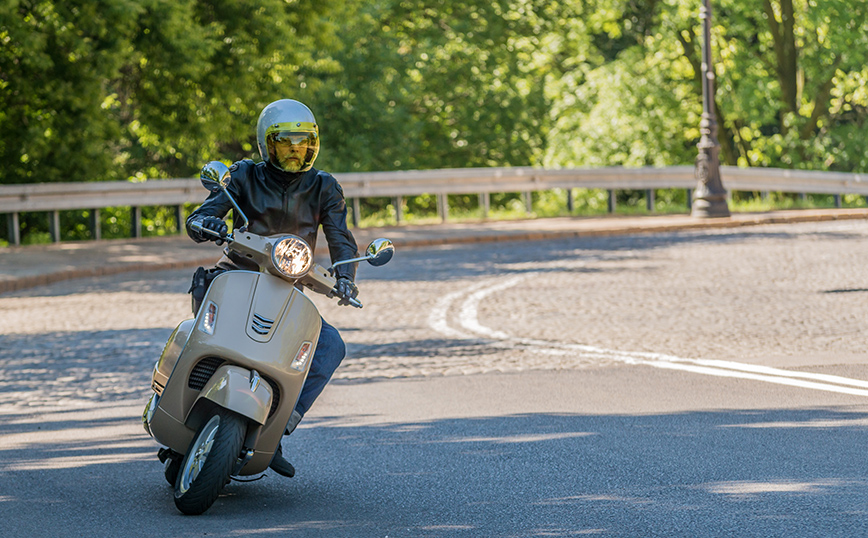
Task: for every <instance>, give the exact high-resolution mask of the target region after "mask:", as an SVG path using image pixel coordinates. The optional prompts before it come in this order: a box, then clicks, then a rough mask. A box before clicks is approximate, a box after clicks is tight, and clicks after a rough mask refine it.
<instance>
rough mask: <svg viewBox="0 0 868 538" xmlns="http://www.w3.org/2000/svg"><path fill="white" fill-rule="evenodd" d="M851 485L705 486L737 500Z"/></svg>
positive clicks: (836, 482)
mask: <svg viewBox="0 0 868 538" xmlns="http://www.w3.org/2000/svg"><path fill="white" fill-rule="evenodd" d="M847 485H849V482H848V481H845V480H834V479H832V480H817V481H813V482H796V481H790V480H776V481H768V482H759V481H749V480H748V481H739V482H717V483H714V484H709V485H707V486H705V489H707V490H708V491H709V492H710V493H714V494H717V495H724V496H726V497H730V498H732V499H736V500H752V499H754V498H756V497H758V496H760V495H763V494H772V493H804V494H809V493H824V494H825V493H828V492H827V491H826V490H827V489H829V488H835V487H841V486H847Z"/></svg>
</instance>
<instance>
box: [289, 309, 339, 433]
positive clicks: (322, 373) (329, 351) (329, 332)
mask: <svg viewBox="0 0 868 538" xmlns="http://www.w3.org/2000/svg"><path fill="white" fill-rule="evenodd" d="M346 354H347V347H346V345H345V344H344V341H343V339H342V338H341V335H340V333H339V332H338V330H337V329H335V328H334V327H332V326H331V325H329V324H328V323H327V322H326V320H322V329H320V332H319V342H317V344H316V350H315V351H314V353H313V360H312V361H311V364H310V371H309V372H308V374H307V379H306V380H305V382H304V387H302V389H301V395H300V396H299V397H298V403H297V404H296V405H295V410H296V411H298V412H299V413H301V415H302V416H304V414H305V413H307V410H308V409H310V406H311V405H312V404H313V401H314V400H316V397H317V396H319V393H320V392H322V389H324V388H325V386H326V383H328V382H329V379H331V377H332V374H333V373H334V372H335V370H337V369H338V366H339V365H340V364H341V361H342V360H344V356H345V355H346Z"/></svg>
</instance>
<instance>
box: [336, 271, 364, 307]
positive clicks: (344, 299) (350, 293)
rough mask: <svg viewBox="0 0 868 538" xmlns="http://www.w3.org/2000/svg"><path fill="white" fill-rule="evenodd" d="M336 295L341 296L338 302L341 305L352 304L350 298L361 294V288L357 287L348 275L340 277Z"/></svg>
mask: <svg viewBox="0 0 868 538" xmlns="http://www.w3.org/2000/svg"><path fill="white" fill-rule="evenodd" d="M334 293H335V295H337V296H338V297H340V298H341V300H340V301H338V304H339V305H341V306H347V305H349V304H350V299H355V298H356V297H358V295H359V288H357V287H356V284H355V283H354V282H353V281H352V280H350V279H349V278H347V277H340V278H338V281H337V284H335V292H334Z"/></svg>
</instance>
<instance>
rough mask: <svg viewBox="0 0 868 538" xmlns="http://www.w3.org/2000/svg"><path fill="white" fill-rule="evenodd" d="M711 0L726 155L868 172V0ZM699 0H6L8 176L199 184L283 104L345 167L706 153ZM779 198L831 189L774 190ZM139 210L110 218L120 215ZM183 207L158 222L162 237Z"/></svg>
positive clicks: (245, 147)
mask: <svg viewBox="0 0 868 538" xmlns="http://www.w3.org/2000/svg"><path fill="white" fill-rule="evenodd" d="M712 4H713V6H714V10H715V11H714V28H713V32H712V33H713V42H714V50H715V65H714V69H715V72H716V75H717V95H716V108H717V112H718V118H719V122H720V141H721V146H722V153H721V159H722V161H723V162H724V163H725V164H730V165H739V166H769V167H783V168H802V169H819V170H839V171H854V172H866V171H868V152H866V151H865V144H864V142H863V141H864V140H865V139H866V138H868V136H866V135H868V124H866V119H868V4H866V3H865V2H851V1H848V0H756V1H750V2H748V1H746V0H713V1H712ZM699 5H700V0H485V1H482V0H462V1H456V0H320V1H313V0H256V1H253V0H209V1H207V2H206V1H199V0H63V1H60V0H31V1H27V0H0V162H2V163H3V165H2V167H0V183H2V184H12V183H31V182H52V181H106V180H132V181H140V180H144V179H146V178H170V177H191V176H193V175H195V172H196V171H197V170H198V168H199V167H200V166H201V164H202V163H203V162H205V161H207V160H210V159H213V158H221V159H224V160H230V161H231V160H236V159H240V158H258V155H257V154H256V150H255V147H256V145H255V135H254V125H255V123H256V118H257V116H258V114H259V111H260V110H261V109H262V107H263V106H264V105H265V104H267V103H269V102H271V101H273V100H275V99H279V98H284V97H291V98H296V99H299V100H301V101H304V102H305V103H307V104H308V105H309V106H310V107H311V108H312V109H313V110H314V112H315V113H316V115H317V117H318V120H319V122H320V124H321V129H322V139H323V150H322V151H321V153H320V157H319V159H318V161H317V166H318V167H319V168H322V169H325V170H329V171H331V172H333V173H335V174H336V175H338V177H339V174H340V172H353V171H376V170H400V169H425V168H450V167H477V166H528V165H531V166H546V167H554V168H556V167H590V166H616V165H623V166H649V165H650V166H671V165H684V164H691V163H692V162H693V159H694V158H695V155H696V143H697V141H698V138H699V132H698V125H699V115H700V113H701V86H700V79H699V74H700V72H699V66H700V41H701V40H700V37H699V36H700V21H699V18H698V12H699ZM642 195H643V194H642V193H621V194H620V195H619V196H620V197H621V199H620V200H619V202H620V203H621V204H622V206H623V207H624V208H625V209H626V210H629V207H631V206H634V207H643V206H644V201H642V199H641V197H642ZM564 196H565V194H564V193H540V194H536V195H535V205H534V211H536V212H538V213H539V214H549V213H551V212H552V211H554V212H555V213H557V212H558V211H561V212H562V211H563V203H562V201H563V200H564ZM600 196H601V195H600V193H595V192H593V191H591V192H588V193H581V195H580V196H579V197H578V198H577V207H578V208H579V209H581V210H583V211H584V210H587V211H588V212H593V211H595V210H596V209H595V208H599V207H603V208H605V195H603V198H602V200H603V203H602V206H601V205H600V203H599V201H600ZM679 197H683V195H679V194H677V193H658V206H659V208H660V209H661V210H667V208H674V209H672V210H678V209H677V208H679V207H681V208H683V207H684V205H683V203H682V202H681V201H680V200H679V199H678V198H679ZM550 200H557V201H558V204H555V205H553V204H552V203H551V202H550ZM824 200H825V198H822V199H821V198H817V199H816V200H815V203H820V204H822V203H824ZM450 202H451V205H452V207H453V208H454V209H455V211H456V213H457V214H460V215H466V216H468V217H473V216H474V215H476V214H477V213H478V212H479V210H478V204H477V202H476V200H475V197H464V198H462V197H455V200H450ZM772 202H776V203H778V202H779V203H783V204H785V205H786V204H791V205H792V204H799V203H812V202H811V200H808V201H801V200H799V199H797V198H795V197H780V196H777V197H775V196H773V197H771V198H768V199H766V202H762V203H772ZM432 203H433V200H430V199H426V198H425V197H420V198H419V199H411V200H408V207H407V208H406V209H405V211H408V214H407V215H408V219H410V220H412V219H414V218H416V219H417V220H418V219H424V218H427V216H428V215H433V210H432V208H433V205H432ZM735 203H736V205H737V204H739V203H741V200H740V199H739V197H737V198H736V200H735ZM750 203H753V204H756V203H757V202H750ZM845 203H850V204H863V203H864V202H863V201H862V200H861V199H860V198H852V199H848V200H845ZM378 204H379V205H378ZM516 204H518V205H516ZM679 204H681V205H679ZM493 206H494V209H495V210H496V212H498V213H497V214H500V215H507V216H508V215H512V214H515V213H518V212H520V213H522V214H523V211H524V209H523V208H524V205H523V201H521V200H520V199H519V198H518V196H517V195H503V196H500V197H497V198H496V199H495V200H494V201H493ZM555 206H557V207H558V208H559V209H557V210H554V209H552V208H554V207H555ZM751 207H753V206H751ZM390 211H391V213H390ZM394 211H395V209H394V208H391V209H389V204H388V203H384V202H383V201H379V202H377V201H367V202H366V206H364V207H363V212H364V213H370V214H371V215H374V216H373V217H372V218H373V220H372V221H371V222H379V221H380V220H384V219H388V218H390V214H394ZM121 213H122V212H115V213H113V212H111V211H104V218H105V219H109V220H110V219H112V218H114V219H115V222H114V224H116V225H117V227H118V229H119V230H121V229H123V226H122V224H118V219H121V220H122V219H123V218H124V217H123V216H122V214H121ZM42 218H44V216H39V215H23V216H22V219H23V222H24V227H25V230H26V229H27V228H28V227H29V228H30V229H31V230H33V232H34V235H33V238H37V237H38V233H39V232H38V231H39V230H44V229H47V228H46V227H45V226H43V224H41V220H40V219H42ZM172 218H173V217H165V216H161V214H160V211H159V210H154V215H153V216H150V215H145V219H146V222H149V223H150V224H149V225H150V226H152V227H153V226H156V227H155V228H153V230H152V232H153V233H163V232H162V231H161V230H165V229H166V225H167V224H171V220H172ZM3 220H5V219H3ZM64 222H65V223H70V224H68V225H67V224H65V225H64V227H65V228H69V229H68V230H66V231H65V232H64V233H66V234H67V235H68V236H69V237H79V236H84V235H86V226H85V224H84V222H86V216H85V215H78V216H76V215H68V216H65V217H64ZM155 223H157V224H155ZM109 224H110V223H109V222H108V221H107V223H106V225H109ZM2 226H5V223H3V224H2ZM109 228H111V226H109ZM76 230H77V231H76ZM119 233H120V232H119ZM25 235H26V234H25ZM104 236H106V237H110V236H111V233H104Z"/></svg>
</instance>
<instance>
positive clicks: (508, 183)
mask: <svg viewBox="0 0 868 538" xmlns="http://www.w3.org/2000/svg"><path fill="white" fill-rule="evenodd" d="M335 176H336V177H337V178H338V181H340V183H341V185H342V187H343V189H344V195H345V196H346V197H347V198H348V199H349V200H350V201H351V203H352V204H353V221H354V224H355V225H356V226H358V224H359V199H361V198H373V197H391V198H394V199H395V207H396V209H397V210H398V212H397V219H398V222H399V223H400V222H401V221H402V219H403V216H402V214H401V207H402V205H403V204H402V201H401V199H402V198H403V197H404V196H418V195H421V194H435V195H437V197H438V212H439V214H440V217H441V218H442V219H443V220H444V221H445V220H447V219H448V215H449V205H448V197H447V195H449V194H468V193H476V194H479V195H480V205H481V206H482V208H483V214H484V215H487V214H488V209H489V203H488V197H489V195H490V194H491V193H498V192H523V193H525V194H526V197H525V200H526V204H527V207H528V211H530V193H531V192H533V191H541V190H550V189H556V188H559V189H566V190H568V192H570V194H569V195H568V197H567V204H568V207H569V209H570V210H572V206H571V204H572V193H571V189H605V190H607V191H609V211H610V212H614V210H615V192H616V191H618V190H625V189H629V190H646V191H648V196H647V197H646V201H647V206H648V209H649V210H653V204H654V189H672V188H678V189H687V190H688V191H690V190H691V189H692V188H693V187H695V185H696V179H695V178H694V169H693V167H692V166H673V167H666V168H620V167H610V168H591V169H544V168H531V167H511V168H451V169H441V170H409V171H396V172H361V173H344V174H335ZM721 178H722V180H723V184H724V187H725V188H726V189H727V190H728V191H729V192H730V193H731V192H733V191H760V192H791V193H815V194H833V195H836V202H837V205H839V206H840V196H841V195H842V194H859V195H863V196H868V175H866V174H854V173H843V172H816V171H804V170H783V169H776V168H736V167H730V166H722V167H721ZM205 195H206V192H205V191H204V190H203V189H202V187H201V185H200V183H199V180H198V179H160V180H148V181H143V182H137V183H132V182H125V181H112V182H88V183H37V184H27V185H0V213H5V214H7V219H8V226H7V228H8V230H9V242H10V243H11V244H14V245H17V244H19V243H20V223H19V213H22V212H31V211H32V212H49V213H50V215H51V217H50V221H49V222H50V227H49V228H50V231H51V236H52V238H53V240H54V241H59V240H60V214H59V212H60V211H65V210H76V209H87V210H90V214H91V236H92V237H93V238H94V239H99V238H100V226H99V222H100V221H99V217H100V212H99V210H100V209H101V208H106V207H130V210H131V216H132V218H131V221H132V225H131V228H132V229H131V235H132V236H133V237H140V236H141V208H142V207H147V206H169V207H174V208H175V211H176V215H177V220H176V222H178V223H179V226H180V223H182V222H183V221H184V218H183V217H184V215H183V206H184V205H185V204H199V203H201V202H202V201H203V200H204V199H205ZM689 200H690V196H688V201H689Z"/></svg>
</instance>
